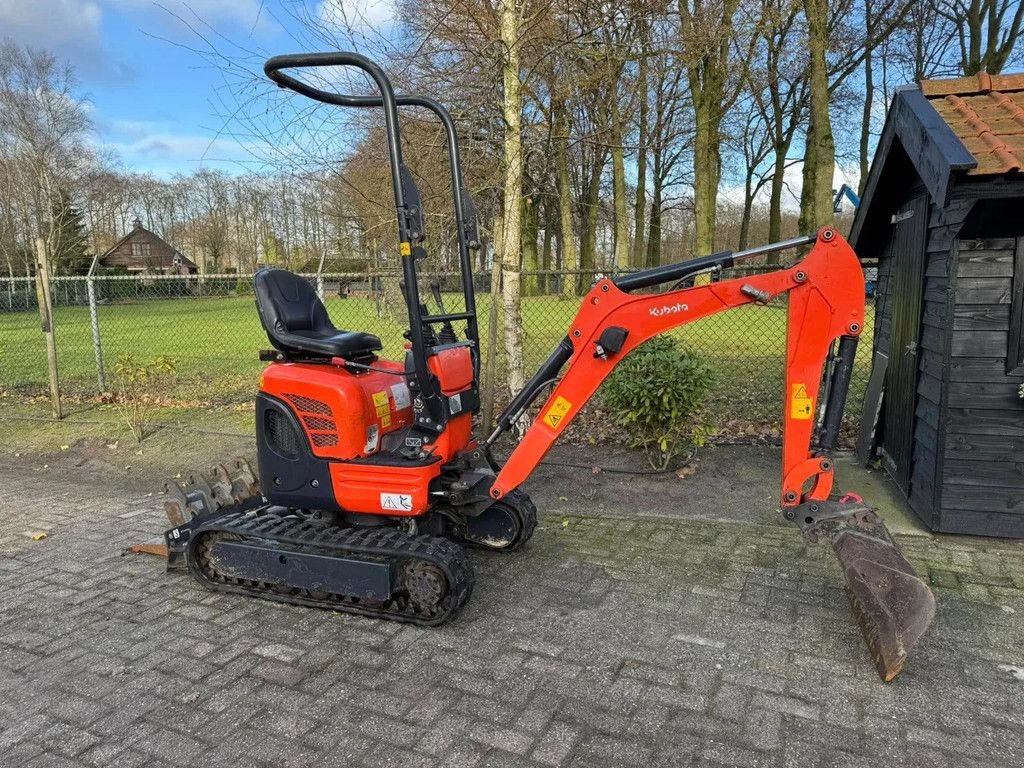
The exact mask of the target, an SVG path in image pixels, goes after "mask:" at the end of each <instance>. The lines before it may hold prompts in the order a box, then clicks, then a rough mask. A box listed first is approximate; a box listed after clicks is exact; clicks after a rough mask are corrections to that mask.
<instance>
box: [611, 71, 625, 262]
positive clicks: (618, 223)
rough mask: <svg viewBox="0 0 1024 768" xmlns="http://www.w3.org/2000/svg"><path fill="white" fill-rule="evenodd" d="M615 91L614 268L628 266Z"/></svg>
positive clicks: (619, 117)
mask: <svg viewBox="0 0 1024 768" xmlns="http://www.w3.org/2000/svg"><path fill="white" fill-rule="evenodd" d="M616 91H617V89H613V92H612V95H611V102H612V110H611V111H612V130H611V144H612V146H611V150H612V203H613V206H614V208H615V266H616V267H618V268H619V269H623V268H625V267H628V266H629V214H628V213H626V211H627V210H628V208H627V204H626V163H625V151H624V149H623V147H622V133H623V131H622V110H621V109H619V99H618V94H617V92H616Z"/></svg>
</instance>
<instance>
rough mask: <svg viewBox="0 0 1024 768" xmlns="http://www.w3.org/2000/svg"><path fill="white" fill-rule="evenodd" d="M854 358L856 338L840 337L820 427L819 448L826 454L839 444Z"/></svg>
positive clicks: (855, 354)
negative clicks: (823, 417) (822, 422)
mask: <svg viewBox="0 0 1024 768" xmlns="http://www.w3.org/2000/svg"><path fill="white" fill-rule="evenodd" d="M856 356H857V337H856V336H841V337H840V338H839V350H838V352H837V353H836V360H835V366H834V367H833V369H832V381H831V385H830V387H829V391H828V400H827V401H826V403H825V419H824V424H823V426H822V436H821V445H820V447H821V449H822V450H824V451H826V452H831V451H834V450H835V449H836V446H837V445H838V443H839V429H840V427H841V426H842V424H843V410H844V409H845V407H846V394H847V392H848V391H849V389H850V378H851V377H852V375H853V361H854V358H855V357H856Z"/></svg>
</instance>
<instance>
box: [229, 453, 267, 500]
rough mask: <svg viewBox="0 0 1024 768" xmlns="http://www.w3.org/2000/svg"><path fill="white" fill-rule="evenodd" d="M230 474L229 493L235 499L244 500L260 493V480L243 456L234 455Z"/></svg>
mask: <svg viewBox="0 0 1024 768" xmlns="http://www.w3.org/2000/svg"><path fill="white" fill-rule="evenodd" d="M233 464H234V467H233V469H234V471H233V472H232V475H231V493H232V495H233V496H234V497H235V500H236V501H245V500H246V499H251V498H252V497H253V496H259V494H260V481H259V479H258V478H257V477H256V473H255V472H253V470H252V467H251V466H250V465H249V462H248V461H246V459H245V457H243V456H236V457H235V460H234V462H233Z"/></svg>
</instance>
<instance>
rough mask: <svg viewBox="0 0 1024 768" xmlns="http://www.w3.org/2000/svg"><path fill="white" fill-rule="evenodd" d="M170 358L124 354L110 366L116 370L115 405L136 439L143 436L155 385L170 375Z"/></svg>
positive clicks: (156, 387)
mask: <svg viewBox="0 0 1024 768" xmlns="http://www.w3.org/2000/svg"><path fill="white" fill-rule="evenodd" d="M174 370H175V365H174V361H173V360H171V359H170V358H169V357H164V356H163V355H160V356H159V357H154V358H153V359H152V360H150V361H149V362H148V363H139V362H136V360H135V358H133V357H132V356H131V355H124V356H123V357H121V359H119V360H118V361H117V364H116V365H115V366H114V372H115V373H116V374H117V407H118V408H119V409H120V411H121V415H122V416H124V420H125V422H127V424H128V428H129V429H130V430H131V431H132V434H133V435H134V436H135V440H136V441H137V442H140V443H141V442H142V440H143V439H144V438H145V437H146V419H147V417H148V416H149V411H150V409H151V408H152V407H153V405H154V404H155V403H156V399H157V390H158V388H159V387H160V386H161V385H163V384H165V383H167V382H168V380H170V379H171V378H173V376H174Z"/></svg>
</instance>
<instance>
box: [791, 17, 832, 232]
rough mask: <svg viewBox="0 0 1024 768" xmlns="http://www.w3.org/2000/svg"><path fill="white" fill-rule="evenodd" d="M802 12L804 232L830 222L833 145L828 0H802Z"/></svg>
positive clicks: (802, 194) (802, 216)
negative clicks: (805, 55) (806, 115)
mask: <svg viewBox="0 0 1024 768" xmlns="http://www.w3.org/2000/svg"><path fill="white" fill-rule="evenodd" d="M804 15H805V17H806V19H807V38H808V49H809V54H810V67H809V77H808V84H809V88H810V120H809V121H808V125H807V140H806V144H807V147H806V151H805V153H804V177H803V182H804V185H803V190H802V193H801V195H800V229H801V231H802V232H805V233H807V232H814V231H815V230H816V229H818V227H823V226H825V225H827V224H831V223H832V218H833V215H832V174H833V170H834V168H835V164H836V148H835V142H834V140H833V138H832V120H831V117H830V116H829V110H828V105H829V83H828V62H827V61H826V59H825V51H826V49H827V48H828V2H827V0H804Z"/></svg>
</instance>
